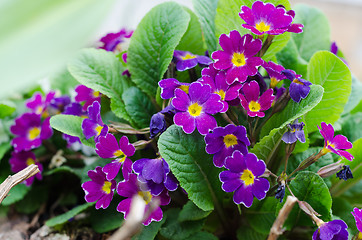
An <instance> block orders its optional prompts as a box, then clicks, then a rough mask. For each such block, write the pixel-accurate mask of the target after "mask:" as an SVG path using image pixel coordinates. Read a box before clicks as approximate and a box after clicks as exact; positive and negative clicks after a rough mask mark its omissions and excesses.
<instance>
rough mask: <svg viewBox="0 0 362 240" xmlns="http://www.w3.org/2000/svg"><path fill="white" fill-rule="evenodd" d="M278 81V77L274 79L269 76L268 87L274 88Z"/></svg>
mask: <svg viewBox="0 0 362 240" xmlns="http://www.w3.org/2000/svg"><path fill="white" fill-rule="evenodd" d="M278 83H279V80H278V79H276V78H274V77H272V78H270V87H271V88H275V87H276V86H277V85H278Z"/></svg>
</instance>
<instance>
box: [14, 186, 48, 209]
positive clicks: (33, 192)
mask: <svg viewBox="0 0 362 240" xmlns="http://www.w3.org/2000/svg"><path fill="white" fill-rule="evenodd" d="M48 191H49V189H48V187H47V186H46V185H34V186H32V187H31V189H30V191H29V192H28V193H27V194H26V195H25V196H24V198H22V199H21V200H20V201H19V202H17V203H16V205H15V207H16V210H17V211H18V212H21V213H25V214H31V213H34V212H36V211H37V210H39V208H40V206H41V205H42V204H44V203H45V202H46V201H47V199H48Z"/></svg>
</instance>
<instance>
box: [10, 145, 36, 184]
mask: <svg viewBox="0 0 362 240" xmlns="http://www.w3.org/2000/svg"><path fill="white" fill-rule="evenodd" d="M9 164H10V168H11V171H13V172H14V173H17V172H20V171H21V170H23V169H25V168H27V167H28V166H30V165H31V164H35V165H37V166H38V168H39V170H40V172H38V173H37V174H35V175H34V176H32V177H30V178H28V179H26V180H25V181H24V182H25V185H26V186H30V185H31V184H32V183H33V182H34V179H35V178H37V179H38V180H42V175H41V173H42V172H43V165H42V164H41V163H39V162H38V161H37V160H36V157H35V154H34V153H32V152H25V151H21V152H12V153H11V158H10V159H9Z"/></svg>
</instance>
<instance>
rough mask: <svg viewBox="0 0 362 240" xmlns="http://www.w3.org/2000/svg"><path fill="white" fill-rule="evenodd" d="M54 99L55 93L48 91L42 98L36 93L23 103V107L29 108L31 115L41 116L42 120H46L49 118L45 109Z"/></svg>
mask: <svg viewBox="0 0 362 240" xmlns="http://www.w3.org/2000/svg"><path fill="white" fill-rule="evenodd" d="M54 97H55V91H50V92H49V93H47V95H46V96H45V97H44V98H43V95H42V94H41V93H39V92H36V93H34V94H33V96H32V97H31V98H30V99H28V100H27V101H26V102H25V106H26V107H27V108H29V109H30V111H31V112H32V113H36V114H39V115H41V116H42V117H43V118H47V117H49V113H48V111H47V108H48V106H49V104H50V102H51V100H52V99H53V98H54Z"/></svg>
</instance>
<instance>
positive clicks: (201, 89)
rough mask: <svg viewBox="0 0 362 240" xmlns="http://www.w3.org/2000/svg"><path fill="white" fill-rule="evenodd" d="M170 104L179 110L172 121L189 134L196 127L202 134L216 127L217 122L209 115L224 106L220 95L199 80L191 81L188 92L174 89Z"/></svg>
mask: <svg viewBox="0 0 362 240" xmlns="http://www.w3.org/2000/svg"><path fill="white" fill-rule="evenodd" d="M172 105H173V106H174V108H175V109H176V110H178V111H179V112H177V113H176V114H175V116H174V118H173V120H174V123H175V124H176V125H177V126H182V129H183V130H184V132H185V133H188V134H190V133H192V132H193V131H194V130H195V128H197V130H198V131H199V133H200V134H202V135H205V134H207V133H208V132H209V131H210V130H212V129H214V128H215V127H217V122H216V120H215V118H213V117H212V116H211V115H212V114H216V113H218V112H220V111H221V110H222V108H223V107H224V105H223V103H222V102H221V101H220V96H219V95H217V94H214V93H211V87H210V86H209V85H202V84H201V83H199V82H193V83H191V85H190V88H189V94H186V93H185V92H184V91H182V90H181V89H176V90H175V98H174V99H172Z"/></svg>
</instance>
